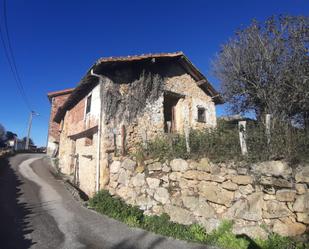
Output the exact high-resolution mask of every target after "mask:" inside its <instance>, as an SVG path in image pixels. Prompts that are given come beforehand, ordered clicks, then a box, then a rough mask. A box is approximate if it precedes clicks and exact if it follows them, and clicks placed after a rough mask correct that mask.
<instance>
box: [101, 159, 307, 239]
mask: <svg viewBox="0 0 309 249" xmlns="http://www.w3.org/2000/svg"><path fill="white" fill-rule="evenodd" d="M145 165H146V166H145V168H144V170H141V169H140V168H139V167H137V164H136V163H135V161H134V160H131V159H129V158H114V161H113V162H112V163H111V165H110V177H109V178H110V181H109V184H108V186H107V187H106V188H107V189H108V190H109V192H110V193H111V194H112V195H116V196H119V197H121V198H122V199H123V200H125V201H126V202H127V203H128V204H132V205H136V206H139V207H140V208H141V209H142V210H144V212H145V214H147V215H159V214H162V213H167V214H168V215H169V216H170V217H171V220H172V221H175V222H178V223H182V224H192V223H199V224H201V225H203V226H204V227H205V228H206V230H207V232H211V231H212V230H213V229H214V228H216V227H217V226H218V225H219V224H220V221H222V220H223V219H229V220H233V221H234V227H233V231H234V232H235V233H236V234H247V235H248V236H250V237H260V238H264V239H265V238H266V237H267V233H268V232H267V229H268V231H273V232H276V233H279V234H280V235H283V236H297V235H302V234H305V233H306V232H308V229H309V218H308V217H309V190H308V184H309V181H308V178H307V176H308V174H307V173H308V170H309V166H306V167H304V166H301V167H300V168H298V169H296V170H294V171H292V169H291V168H290V167H289V166H288V165H287V164H286V163H285V162H281V161H270V162H266V163H260V164H255V165H246V167H243V166H241V165H237V164H235V163H220V164H214V163H211V162H210V161H209V160H208V159H207V158H204V159H201V160H200V161H192V160H188V161H186V160H183V159H174V160H172V161H170V162H169V161H166V162H163V163H162V162H159V161H158V160H147V161H145ZM269 167H271V168H272V169H273V171H266V169H267V168H269ZM279 172H281V174H278V173H279ZM295 175H296V177H295ZM265 179H267V180H265ZM278 183H279V184H278ZM263 226H265V227H267V229H266V230H265V229H263V228H262V227H263Z"/></svg>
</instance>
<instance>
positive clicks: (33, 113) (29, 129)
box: [25, 111, 39, 150]
mask: <svg viewBox="0 0 309 249" xmlns="http://www.w3.org/2000/svg"><path fill="white" fill-rule="evenodd" d="M38 115H39V114H38V113H36V112H34V111H31V112H30V117H29V123H28V134H27V140H26V147H25V149H26V150H28V149H29V139H30V131H31V126H32V119H33V116H38Z"/></svg>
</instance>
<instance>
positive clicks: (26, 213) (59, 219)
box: [0, 154, 210, 249]
mask: <svg viewBox="0 0 309 249" xmlns="http://www.w3.org/2000/svg"><path fill="white" fill-rule="evenodd" d="M11 248H16V249H26V248H37V249H45V248H57V249H58V248H64V249H71V248H72V249H79V248H100V249H101V248H102V249H116V248H120V249H142V248H145V249H156V248H160V249H174V248H175V249H185V248H186V249H202V248H210V247H205V246H204V247H203V246H201V245H198V244H193V243H187V242H184V241H178V240H173V239H170V238H165V237H162V236H159V235H155V234H153V233H150V232H146V231H144V230H141V229H135V228H130V227H128V226H127V225H125V224H123V223H120V222H118V221H116V220H113V219H110V218H108V217H106V216H103V215H100V214H98V213H96V212H94V211H92V210H89V209H87V208H85V207H83V206H82V205H81V203H80V202H78V201H76V200H75V199H74V198H73V197H72V195H71V194H70V192H69V191H68V190H67V189H66V188H65V185H64V183H63V182H62V181H61V180H59V179H56V178H55V177H54V176H53V174H51V172H50V165H49V163H48V159H47V158H46V157H45V156H44V155H43V154H18V155H16V156H13V157H11V158H8V159H0V249H11Z"/></svg>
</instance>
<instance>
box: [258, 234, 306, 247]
mask: <svg viewBox="0 0 309 249" xmlns="http://www.w3.org/2000/svg"><path fill="white" fill-rule="evenodd" d="M256 243H257V246H258V247H260V248H262V249H273V248H280V249H308V248H309V245H308V244H307V245H305V244H304V243H302V242H296V241H293V240H291V239H290V238H288V237H283V236H280V235H278V234H275V233H272V234H270V235H269V236H268V239H267V240H261V239H258V240H256ZM257 249H258V248H257Z"/></svg>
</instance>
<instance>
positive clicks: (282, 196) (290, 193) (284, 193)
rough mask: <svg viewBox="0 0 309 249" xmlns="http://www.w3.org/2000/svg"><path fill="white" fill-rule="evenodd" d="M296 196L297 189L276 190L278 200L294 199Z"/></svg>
mask: <svg viewBox="0 0 309 249" xmlns="http://www.w3.org/2000/svg"><path fill="white" fill-rule="evenodd" d="M295 196H296V190H291V189H280V190H278V191H277V192H276V199H277V200H278V201H290V202H292V201H294V200H295Z"/></svg>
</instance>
